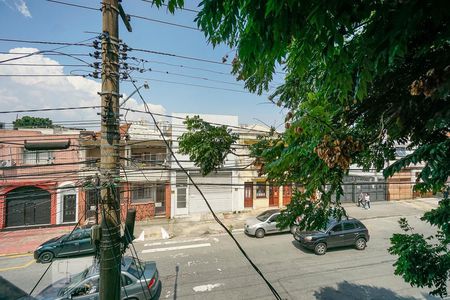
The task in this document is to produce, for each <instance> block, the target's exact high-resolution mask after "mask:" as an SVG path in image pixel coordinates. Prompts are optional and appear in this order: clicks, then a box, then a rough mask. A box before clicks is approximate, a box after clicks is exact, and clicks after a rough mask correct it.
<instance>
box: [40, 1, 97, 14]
mask: <svg viewBox="0 0 450 300" xmlns="http://www.w3.org/2000/svg"><path fill="white" fill-rule="evenodd" d="M46 1H47V2H53V3H58V4H62V5H67V6H72V7H78V8H85V9H89V10H95V11H101V10H102V9H101V8H95V7H92V6H86V5H80V4H74V3H68V2H63V1H57V0H46Z"/></svg>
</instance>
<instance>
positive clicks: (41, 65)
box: [0, 63, 86, 67]
mask: <svg viewBox="0 0 450 300" xmlns="http://www.w3.org/2000/svg"><path fill="white" fill-rule="evenodd" d="M0 66H18V67H86V65H76V64H8V63H6V64H0Z"/></svg>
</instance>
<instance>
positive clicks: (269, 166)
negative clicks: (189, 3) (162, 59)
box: [154, 0, 450, 296]
mask: <svg viewBox="0 0 450 300" xmlns="http://www.w3.org/2000/svg"><path fill="white" fill-rule="evenodd" d="M154 2H155V3H156V4H157V5H161V4H162V3H163V2H164V1H163V0H155V1H154ZM168 3H169V10H171V11H174V9H175V8H176V7H181V6H183V1H180V0H172V1H169V2H168ZM200 8H201V10H200V12H199V14H198V15H197V18H196V21H197V24H198V26H199V27H200V29H201V30H202V31H203V32H204V33H205V36H206V38H207V39H208V41H209V42H210V43H212V45H213V46H215V45H217V44H220V43H223V44H226V45H228V46H229V47H230V48H233V49H236V56H235V57H234V59H233V62H232V72H233V74H235V75H236V77H237V79H239V80H243V81H244V82H245V86H246V88H247V89H249V90H250V91H253V92H255V93H262V92H263V91H265V90H268V86H269V83H270V82H271V80H272V78H273V75H274V73H275V72H279V71H281V70H283V71H284V72H285V73H286V75H285V83H284V84H283V85H281V86H279V87H278V88H277V89H276V91H275V92H274V93H273V94H272V95H270V97H269V100H270V101H272V102H273V103H275V104H277V105H279V106H283V107H285V108H287V109H289V110H290V112H289V113H288V114H287V116H286V130H285V132H284V133H283V134H282V135H280V136H273V137H267V138H264V139H262V140H261V141H260V143H258V144H256V145H255V146H254V147H253V148H252V154H253V155H254V156H255V157H258V158H259V159H260V160H262V161H263V162H264V169H263V171H264V172H265V173H266V174H267V176H268V178H269V179H270V180H272V181H276V182H278V183H280V184H281V183H285V182H293V183H298V184H302V185H303V186H304V190H303V191H302V192H299V191H297V192H296V193H295V194H294V197H293V200H292V202H291V204H290V205H288V207H287V210H286V212H285V213H284V214H283V217H284V218H283V222H281V223H282V224H281V225H282V226H287V225H289V224H290V223H291V222H292V221H293V219H294V218H295V216H297V215H304V216H305V217H304V218H303V219H302V222H301V224H300V226H301V227H302V228H317V227H320V226H322V225H323V224H324V222H325V221H326V220H327V218H328V217H329V216H330V215H333V216H335V217H338V218H339V217H342V216H345V214H346V213H345V210H344V209H343V208H342V207H341V205H340V198H341V196H342V195H343V189H342V183H343V177H344V176H345V175H346V174H348V170H349V166H350V165H351V164H356V165H358V166H361V167H363V169H366V170H367V169H369V168H375V169H377V170H383V172H384V175H385V176H386V177H389V176H392V175H393V174H395V173H396V172H398V171H400V170H401V169H403V168H405V167H407V166H409V165H411V164H416V163H419V162H423V163H425V167H424V168H423V170H422V172H421V173H420V174H419V177H418V180H419V182H418V183H417V184H416V186H415V188H416V189H417V190H419V191H422V192H424V191H432V192H434V193H436V192H439V191H441V190H442V189H443V188H444V186H445V183H446V181H447V180H448V177H449V175H450V140H449V132H450V109H449V108H450V101H449V85H450V26H449V24H448V22H449V20H450V9H449V6H448V1H444V0H436V1H431V0H428V1H418V0H396V1H380V0H378V1H362V0H359V1H350V0H344V1H304V0H298V1H292V0H266V1H248V0H235V1H232V0H221V1H218V0H204V1H202V2H201V3H200ZM396 144H406V145H407V147H408V148H409V149H412V150H414V151H413V153H412V154H411V155H408V156H406V157H404V158H403V159H400V160H398V161H397V162H396V163H394V164H393V165H391V166H389V167H387V168H385V163H386V161H389V160H393V159H394V157H395V155H394V153H395V145H396ZM192 150H193V151H192V152H191V153H190V154H191V155H194V156H193V158H195V153H196V151H195V149H192ZM197 154H198V152H197ZM317 190H319V191H321V192H322V196H321V198H320V199H319V201H318V202H316V203H314V204H313V203H312V202H311V201H310V200H309V199H310V198H311V197H312V195H313V194H314V193H315V192H316V191H317ZM447 203H448V200H447V198H445V199H443V200H442V201H440V203H439V207H438V208H437V209H435V210H432V211H431V212H429V213H427V214H425V216H424V218H423V220H425V221H427V222H429V223H430V224H431V225H433V226H436V227H437V228H438V234H437V235H435V236H433V237H430V238H427V237H424V236H422V235H420V234H417V233H414V232H411V229H410V228H409V227H408V226H407V224H406V223H405V222H403V221H402V222H401V225H402V228H403V229H406V232H405V233H403V234H397V235H394V236H393V237H392V239H391V243H392V247H391V248H390V252H391V253H392V254H395V255H398V259H397V262H396V263H395V267H396V270H395V272H396V274H398V275H401V276H403V278H404V279H405V280H406V281H407V282H409V283H411V284H412V285H415V286H428V287H432V288H434V289H433V291H432V292H431V293H432V294H436V295H440V296H444V295H446V294H447V292H446V282H447V280H448V278H449V270H450V269H449V268H450V264H449V262H448V261H449V258H448V257H449V256H450V253H449V250H448V244H449V233H448V230H446V228H448V222H449V221H450V219H449V215H448V214H447V213H446V212H445V211H446V210H445V209H446V207H447V206H448V204H447ZM412 242H414V243H412ZM417 257H420V264H418V261H417ZM416 265H417V268H415V266H416Z"/></svg>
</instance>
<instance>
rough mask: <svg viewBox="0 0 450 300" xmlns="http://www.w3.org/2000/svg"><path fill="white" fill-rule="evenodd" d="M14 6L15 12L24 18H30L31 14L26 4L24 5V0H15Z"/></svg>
mask: <svg viewBox="0 0 450 300" xmlns="http://www.w3.org/2000/svg"><path fill="white" fill-rule="evenodd" d="M14 4H15V5H16V8H17V10H18V11H19V12H20V13H21V14H22V15H23V16H24V17H27V18H31V13H30V10H29V9H28V6H27V4H26V3H25V1H24V0H16V1H15V2H14Z"/></svg>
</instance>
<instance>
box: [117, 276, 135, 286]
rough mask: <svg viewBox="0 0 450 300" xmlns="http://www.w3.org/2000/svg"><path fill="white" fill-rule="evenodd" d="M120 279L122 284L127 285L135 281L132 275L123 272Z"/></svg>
mask: <svg viewBox="0 0 450 300" xmlns="http://www.w3.org/2000/svg"><path fill="white" fill-rule="evenodd" d="M120 280H121V281H122V286H127V285H130V284H132V283H133V281H132V280H131V278H130V277H128V276H127V275H125V274H123V273H122V275H121V276H120Z"/></svg>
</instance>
